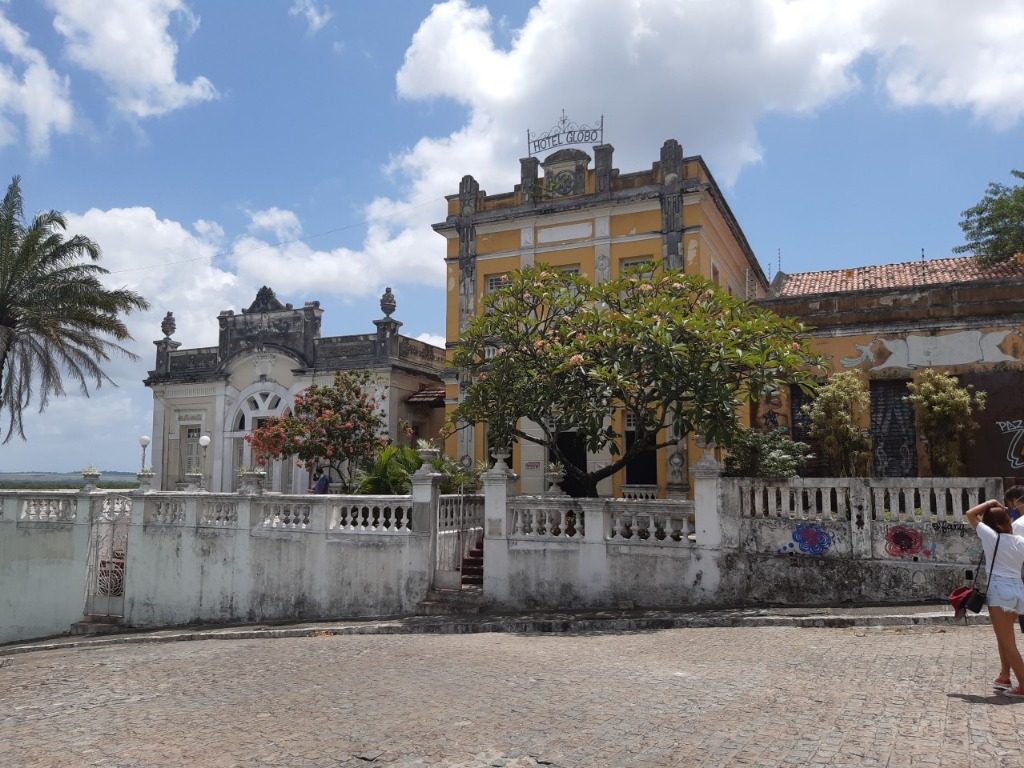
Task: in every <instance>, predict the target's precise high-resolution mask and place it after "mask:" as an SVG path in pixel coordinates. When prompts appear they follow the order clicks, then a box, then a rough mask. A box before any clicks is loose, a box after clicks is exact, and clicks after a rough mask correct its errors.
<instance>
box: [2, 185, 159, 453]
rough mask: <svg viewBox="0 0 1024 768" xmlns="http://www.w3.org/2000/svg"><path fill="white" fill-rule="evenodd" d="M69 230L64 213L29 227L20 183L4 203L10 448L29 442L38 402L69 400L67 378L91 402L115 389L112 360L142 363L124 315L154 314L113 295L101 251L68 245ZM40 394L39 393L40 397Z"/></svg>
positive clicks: (89, 244)
mask: <svg viewBox="0 0 1024 768" xmlns="http://www.w3.org/2000/svg"><path fill="white" fill-rule="evenodd" d="M66 229H67V222H66V220H65V218H64V216H63V214H61V213H58V212H57V211H47V212H45V213H40V214H38V215H36V216H35V218H33V219H32V221H31V222H26V221H25V211H24V203H23V200H22V197H21V186H20V179H19V177H17V176H15V177H14V179H13V180H12V181H11V184H10V186H9V187H8V188H7V194H6V195H5V196H4V199H3V203H0V414H3V413H4V412H6V414H5V415H6V418H7V420H8V423H7V434H6V436H5V437H4V442H5V443H6V442H8V441H10V440H11V438H12V437H13V436H14V435H15V434H17V435H19V436H20V437H21V438H22V439H24V438H25V429H24V426H23V424H22V412H23V411H24V409H25V408H27V407H28V406H29V404H30V403H31V402H32V399H33V397H34V396H38V400H39V410H40V411H44V410H46V406H47V404H48V402H49V398H50V397H51V396H58V397H59V396H62V395H64V394H65V391H64V376H67V377H69V378H71V379H72V380H74V381H75V382H76V383H77V384H78V386H79V388H80V389H81V391H82V393H83V394H85V395H86V396H88V395H89V387H88V384H89V382H90V381H93V382H95V386H97V387H99V386H101V385H102V384H103V382H110V383H111V384H113V382H112V381H111V380H110V378H109V377H108V376H107V375H106V374H105V373H104V372H103V369H102V368H101V367H100V363H103V362H106V361H107V360H109V359H110V355H111V354H112V353H117V354H120V355H123V356H125V357H126V358H128V359H130V360H136V359H138V357H137V356H136V355H135V354H134V353H132V352H130V351H129V350H128V349H126V348H125V347H124V346H122V342H126V341H131V338H132V337H131V335H130V334H129V333H128V328H127V326H126V325H125V324H124V322H123V320H122V319H121V316H122V315H126V314H130V313H131V312H133V311H135V310H144V309H148V308H149V303H148V302H147V301H146V300H145V299H144V298H142V296H140V295H139V294H137V293H135V292H133V291H129V290H126V289H124V288H120V289H116V290H110V289H108V288H106V287H104V285H103V282H102V280H101V278H102V277H103V276H104V275H107V274H108V272H107V270H106V269H104V268H103V267H101V266H99V264H97V263H96V262H97V261H99V259H100V248H99V246H98V245H97V244H96V243H94V242H93V241H92V240H90V239H89V238H88V237H85V236H84V235H75V236H74V237H71V238H68V239H65V238H64V231H65V230H66ZM36 388H38V390H37V389H36Z"/></svg>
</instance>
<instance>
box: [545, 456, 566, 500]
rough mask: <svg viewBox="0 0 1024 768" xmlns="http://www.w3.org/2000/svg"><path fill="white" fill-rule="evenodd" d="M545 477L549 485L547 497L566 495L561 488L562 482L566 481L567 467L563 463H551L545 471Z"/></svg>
mask: <svg viewBox="0 0 1024 768" xmlns="http://www.w3.org/2000/svg"><path fill="white" fill-rule="evenodd" d="M544 477H545V479H546V480H547V481H548V483H549V485H548V489H547V492H546V495H548V496H563V495H564V494H565V492H564V491H563V490H562V486H561V483H562V481H563V480H565V465H564V464H562V462H560V461H549V462H548V465H547V468H546V469H545V470H544Z"/></svg>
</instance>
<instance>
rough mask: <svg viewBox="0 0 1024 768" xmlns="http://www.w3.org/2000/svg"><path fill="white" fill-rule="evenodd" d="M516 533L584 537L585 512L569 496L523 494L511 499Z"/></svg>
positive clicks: (520, 534)
mask: <svg viewBox="0 0 1024 768" xmlns="http://www.w3.org/2000/svg"><path fill="white" fill-rule="evenodd" d="M509 507H510V508H511V512H512V526H511V528H510V530H511V531H512V536H524V537H535V538H548V539H560V538H561V539H582V538H583V536H584V534H585V532H586V531H585V522H586V521H585V513H584V511H583V509H582V508H581V507H580V505H579V504H575V503H574V500H573V499H572V498H570V497H568V496H546V497H543V498H541V497H534V496H519V497H517V498H514V499H509Z"/></svg>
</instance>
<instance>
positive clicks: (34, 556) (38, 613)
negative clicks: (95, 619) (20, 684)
mask: <svg viewBox="0 0 1024 768" xmlns="http://www.w3.org/2000/svg"><path fill="white" fill-rule="evenodd" d="M89 499H90V497H89V495H88V494H76V493H74V492H71V491H66V492H56V493H45V494H44V493H37V492H32V491H6V492H4V494H3V496H2V498H0V642H7V641H11V640H19V639H24V638H29V637H42V636H45V635H52V634H55V633H57V632H65V631H67V629H68V627H70V626H71V624H72V622H75V621H78V620H79V619H80V618H81V617H82V608H83V606H84V599H85V571H86V568H85V563H86V559H87V556H88V550H89Z"/></svg>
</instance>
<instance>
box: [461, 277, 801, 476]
mask: <svg viewBox="0 0 1024 768" xmlns="http://www.w3.org/2000/svg"><path fill="white" fill-rule="evenodd" d="M483 304H484V307H483V312H482V313H481V314H479V315H477V316H476V317H474V318H472V320H471V321H470V323H469V325H468V328H467V329H466V331H465V332H464V333H463V334H462V337H461V338H460V340H459V343H458V344H457V346H456V348H455V351H454V362H455V365H456V366H457V367H458V368H459V369H460V371H461V373H462V375H463V378H464V381H465V384H466V386H465V388H464V398H463V401H462V402H461V403H460V404H459V406H458V407H457V409H456V410H455V412H454V413H453V414H452V419H451V420H450V422H449V429H454V428H458V427H459V426H464V425H467V424H476V423H480V422H486V423H487V424H488V425H489V430H490V431H489V441H490V444H491V445H492V446H502V445H509V444H511V442H512V441H515V440H525V441H528V442H533V443H537V444H540V445H544V446H546V447H547V450H548V453H549V457H550V458H551V459H552V460H554V461H558V462H560V463H561V464H563V465H564V466H565V469H566V474H567V475H569V476H570V477H572V478H573V479H575V480H576V481H577V482H578V483H579V484H580V485H581V486H582V487H583V489H584V490H583V493H584V494H585V495H589V496H594V495H596V492H597V483H598V482H599V481H600V480H602V479H604V478H606V477H609V476H611V475H612V474H614V473H615V472H617V471H619V470H620V469H622V468H623V467H625V466H626V464H627V463H629V461H631V460H632V459H633V458H634V457H635V456H638V455H639V454H641V453H642V452H644V451H647V450H652V449H657V448H661V447H664V446H666V445H669V444H671V443H673V442H674V441H675V440H676V439H677V438H678V437H679V436H681V435H684V434H686V433H690V432H694V433H698V434H702V435H704V436H706V438H707V439H708V440H711V441H714V442H716V443H718V444H720V445H726V446H728V445H729V444H730V443H731V442H732V439H733V437H734V436H735V435H736V434H737V433H738V432H739V431H740V423H739V412H738V407H739V405H740V404H741V402H744V401H747V400H748V399H749V398H750V397H751V396H754V397H758V398H760V397H762V396H763V395H764V394H765V393H766V392H768V391H769V390H770V389H772V388H776V387H780V386H781V385H782V384H783V383H786V382H796V383H798V384H800V385H802V386H804V387H806V388H808V389H809V388H810V387H811V386H812V381H811V376H812V369H813V367H815V366H819V365H820V362H821V360H820V357H819V356H818V355H816V354H814V353H813V352H812V351H811V350H810V347H809V345H808V341H807V335H806V331H805V328H804V327H803V326H802V325H800V324H799V323H797V322H795V321H793V320H789V319H783V318H780V317H779V316H777V315H775V314H774V313H772V312H769V311H767V310H763V309H760V308H759V307H756V306H754V305H752V304H750V303H747V302H744V301H741V300H739V299H737V298H735V297H732V296H730V295H728V294H727V293H725V292H723V291H720V290H718V289H717V288H716V287H715V286H714V285H712V284H711V283H710V282H709V281H707V280H705V279H704V278H702V277H699V276H697V275H689V274H685V273H683V272H679V271H668V272H662V271H657V269H656V265H654V264H649V265H646V266H643V267H638V268H636V269H632V270H627V271H626V273H625V274H624V275H623V276H621V277H619V278H617V279H615V280H610V281H607V282H605V283H602V284H600V285H596V286H595V285H591V284H590V283H589V282H588V281H587V280H586V279H585V278H583V277H581V276H579V275H576V274H572V273H568V272H562V271H559V270H557V269H553V268H551V267H548V266H545V265H536V266H532V267H527V268H525V269H522V270H519V271H517V272H515V273H513V274H511V275H510V276H509V277H508V278H507V281H506V282H505V284H504V285H503V286H502V287H501V288H500V289H498V290H497V291H495V292H493V293H491V294H489V295H488V296H486V297H485V299H484V301H483ZM616 408H618V409H621V410H623V411H625V412H626V413H627V414H629V415H630V416H631V417H632V424H633V429H634V430H635V431H634V440H633V441H632V443H631V445H630V447H629V449H628V450H623V445H622V444H623V440H622V435H621V434H619V432H618V431H617V430H616V426H615V424H616V423H617V420H615V419H610V418H609V416H610V415H611V414H612V412H613V411H614V410H615V409H616ZM522 419H529V420H530V421H532V422H533V423H534V424H535V425H536V431H528V430H526V429H524V424H523V423H522V421H521V420H522ZM670 426H671V429H668V428H669V427H670ZM570 430H574V431H575V432H576V434H577V437H578V438H581V439H582V440H583V441H584V443H585V445H586V448H587V450H588V451H590V452H592V453H596V452H599V451H601V450H603V449H606V448H607V449H608V451H609V452H610V453H611V456H612V460H611V461H610V462H609V463H608V464H607V465H606V466H603V467H601V468H599V469H595V470H593V471H591V472H587V471H586V470H585V469H583V468H580V467H577V466H575V465H574V464H573V463H572V462H571V461H570V459H569V458H568V457H567V456H566V455H565V454H563V452H562V451H561V449H560V448H559V446H558V436H559V434H561V433H562V432H566V431H570Z"/></svg>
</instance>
